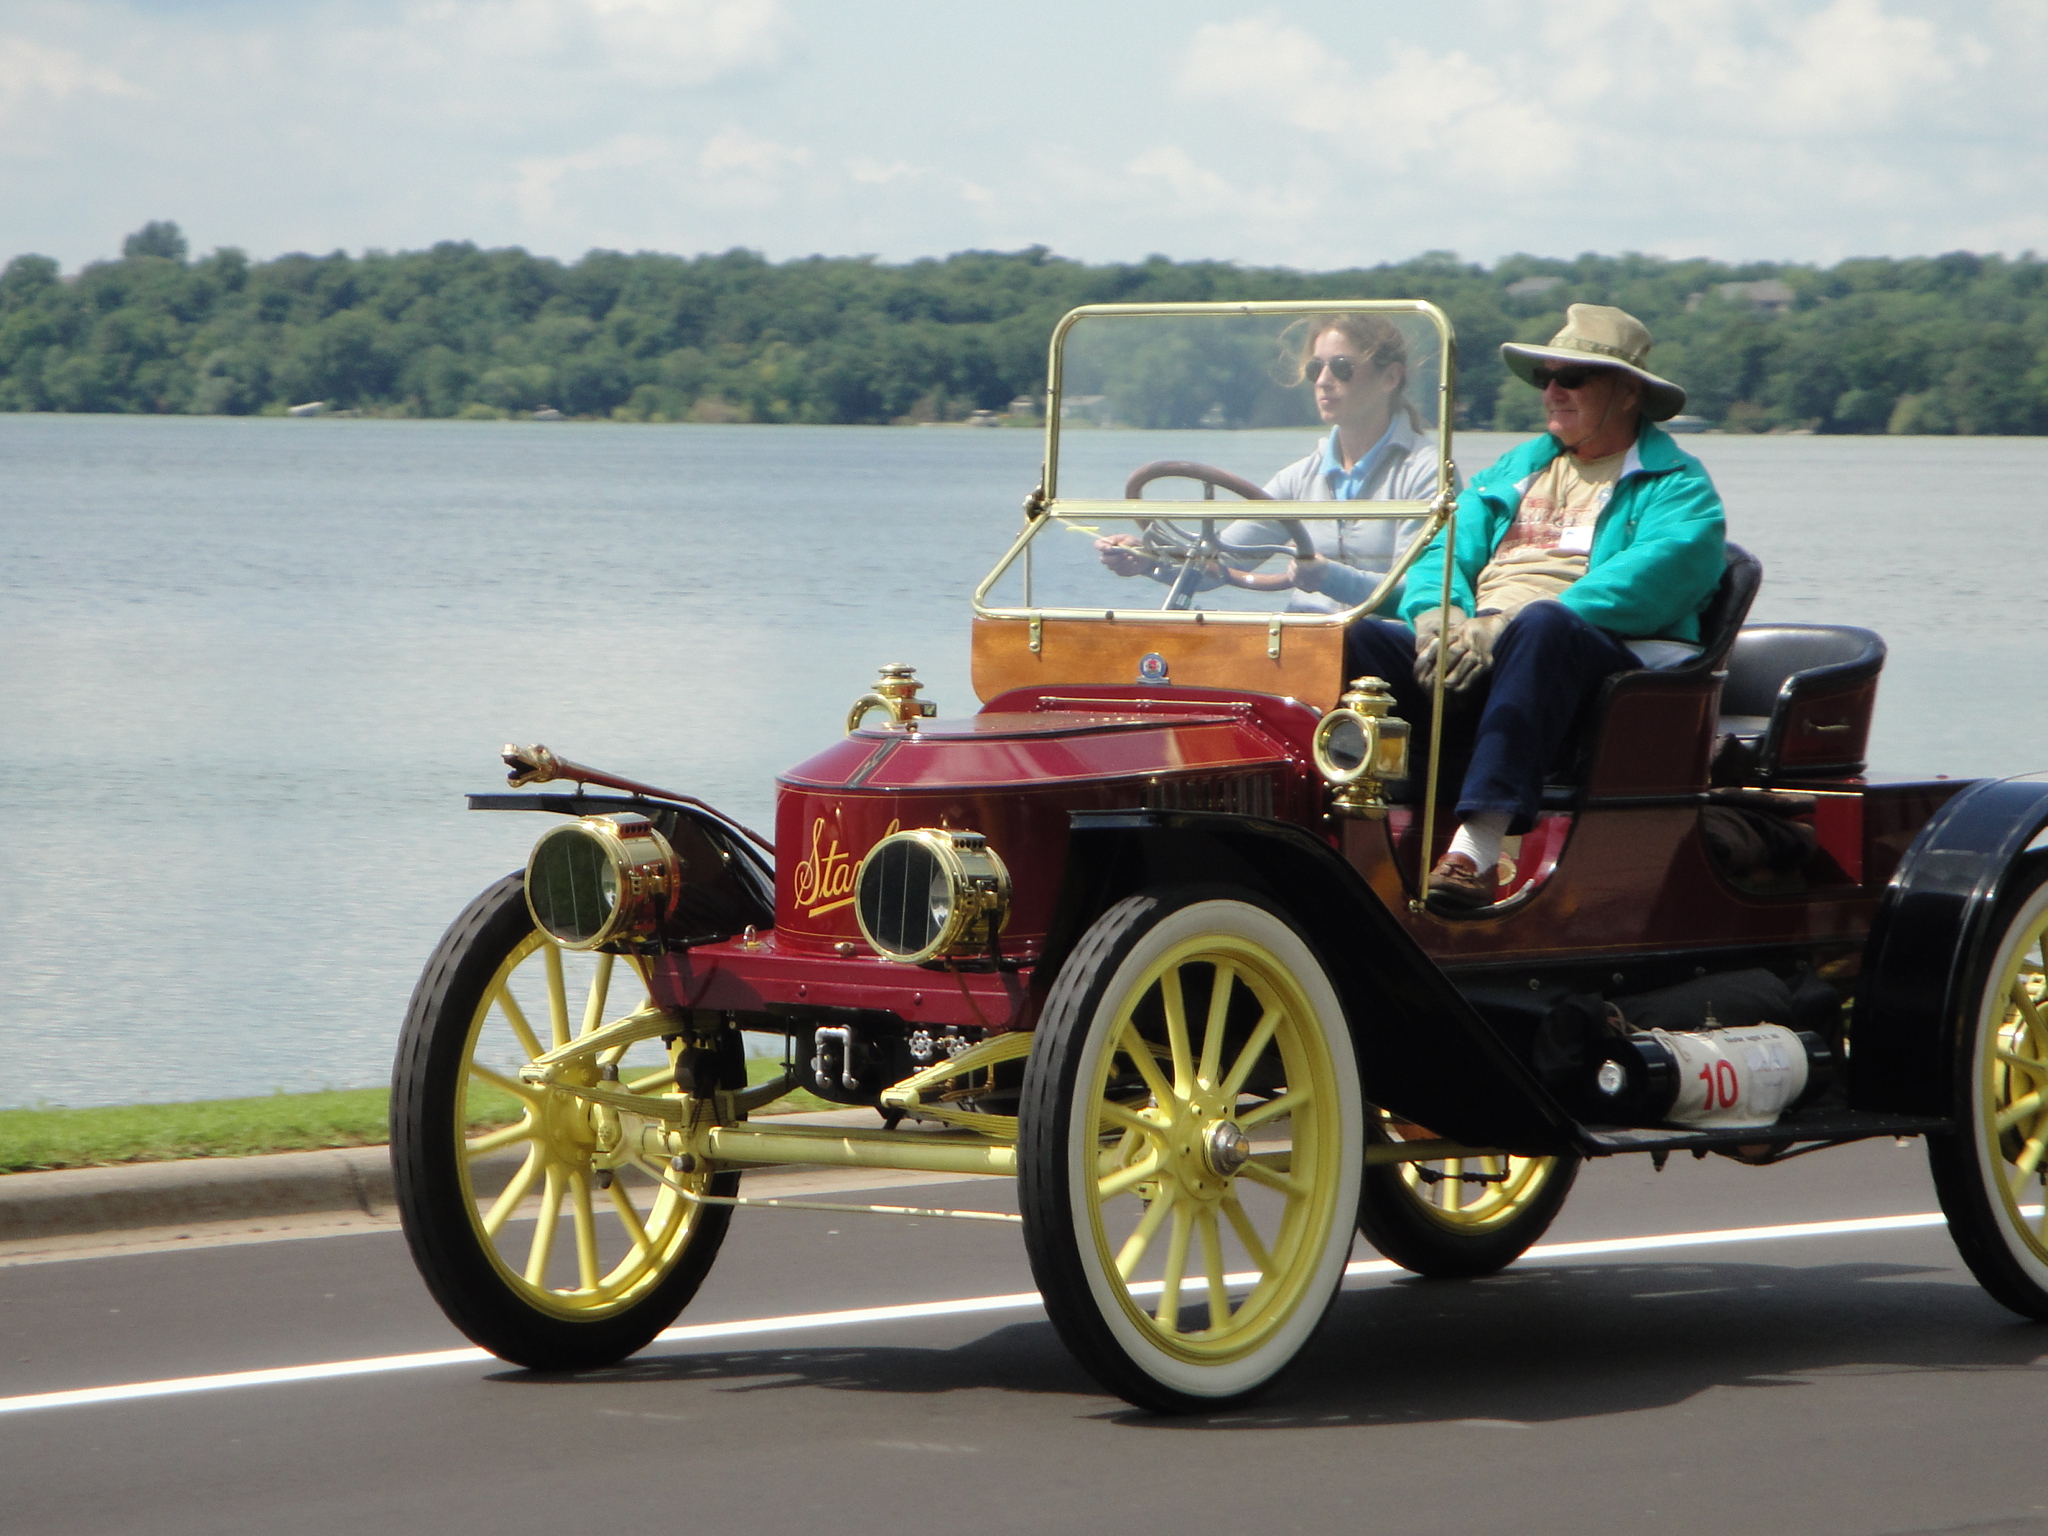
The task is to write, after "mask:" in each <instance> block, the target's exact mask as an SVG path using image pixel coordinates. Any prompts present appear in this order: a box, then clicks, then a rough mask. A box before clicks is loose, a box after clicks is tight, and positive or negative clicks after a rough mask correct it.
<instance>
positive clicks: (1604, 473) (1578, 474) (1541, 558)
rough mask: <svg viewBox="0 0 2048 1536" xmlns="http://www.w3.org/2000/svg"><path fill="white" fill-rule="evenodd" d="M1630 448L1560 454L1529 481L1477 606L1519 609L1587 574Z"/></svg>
mask: <svg viewBox="0 0 2048 1536" xmlns="http://www.w3.org/2000/svg"><path fill="white" fill-rule="evenodd" d="M1627 458H1628V450H1627V449H1625V448H1624V449H1623V450H1622V451H1621V452H1620V453H1610V454H1609V455H1608V456H1607V457H1606V458H1604V459H1590V460H1586V461H1584V462H1581V461H1580V460H1579V459H1578V458H1577V457H1576V456H1575V455H1573V454H1569V453H1560V454H1559V455H1558V456H1557V457H1556V458H1555V459H1553V460H1551V461H1550V463H1549V465H1548V466H1547V467H1546V468H1545V469H1544V470H1543V471H1542V472H1541V473H1540V474H1538V475H1537V476H1536V478H1535V480H1534V481H1533V482H1531V484H1530V486H1529V489H1528V491H1527V493H1526V494H1524V496H1523V497H1522V505H1521V507H1520V508H1519V509H1518V510H1517V511H1516V513H1515V520H1514V522H1512V523H1510V524H1509V525H1508V531H1507V532H1506V533H1504V534H1502V535H1501V541H1500V543H1499V544H1497V545H1495V546H1494V551H1493V558H1492V559H1491V560H1489V561H1487V562H1486V567H1485V569H1484V570H1482V571H1480V573H1479V591H1478V593H1477V598H1478V608H1479V611H1480V612H1482V613H1483V612H1485V611H1486V610H1487V609H1489V608H1496V609H1499V610H1500V611H1501V612H1502V613H1506V614H1510V615H1512V614H1515V613H1519V612H1520V611H1521V610H1522V609H1523V608H1525V607H1527V606H1528V605H1529V604H1530V603H1533V602H1538V601H1540V600H1542V599H1544V598H1550V597H1556V596H1557V595H1558V594H1559V593H1561V592H1563V591H1564V589H1565V588H1566V587H1569V586H1570V585H1571V584H1572V583H1573V582H1575V581H1577V580H1578V579H1579V578H1580V577H1581V576H1583V575H1585V574H1586V562H1587V559H1588V557H1589V556H1590V555H1591V554H1592V552H1593V527H1594V524H1596V523H1598V522H1599V521H1600V513H1601V512H1602V510H1604V509H1605V507H1606V506H1607V500H1608V498H1609V497H1610V496H1612V495H1613V494H1614V485H1615V482H1616V481H1617V480H1619V479H1620V478H1621V466H1622V464H1623V462H1624V461H1625V460H1626V459H1627Z"/></svg>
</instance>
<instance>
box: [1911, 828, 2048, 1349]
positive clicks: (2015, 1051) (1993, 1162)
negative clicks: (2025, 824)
mask: <svg viewBox="0 0 2048 1536" xmlns="http://www.w3.org/2000/svg"><path fill="white" fill-rule="evenodd" d="M2044 968H2048V864H2042V863H2039V862H2036V863H2034V864H2033V865H2031V866H2030V867H2029V869H2028V870H2027V871H2026V873H2025V876H2024V878H2023V879H2022V880H2021V881H2020V882H2019V883H2018V887H2017V889H2015V890H2014V891H2013V892H2012V893H2011V894H2009V895H2008V896H2007V897H2006V898H2005V899H2004V901H2003V902H2002V905H2001V916H2000V919H1999V923H1998V937H1997V941H1996V943H1995V944H1994V946H1993V947H1992V951H1991V961H1990V964H1989V965H1988V966H1987V967H1986V969H1985V973H1984V976H1983V978H1982V981H1981V982H1980V984H1979V986H1978V989H1977V1000H1976V1007H1975V1009H1974V1011H1973V1014H1972V1016H1971V1017H1970V1019H1969V1020H1968V1021H1966V1023H1965V1026H1964V1029H1963V1032H1962V1038H1961V1039H1959V1040H1957V1042H1956V1055H1955V1084H1956V1088H1955V1115H1956V1129H1955V1131H1953V1132H1951V1133H1948V1134H1945V1135H1940V1136H1930V1137H1928V1138H1927V1161H1928V1166H1929V1168H1930V1169H1931V1170H1932V1172H1933V1174H1934V1189H1935V1193H1936V1194H1937V1195H1939V1196H1940V1198H1941V1209H1942V1213H1943V1214H1944V1215H1945V1216H1947V1217H1948V1230H1949V1234H1950V1236H1952V1237H1953V1238H1954V1239H1955V1244H1956V1247H1957V1249H1958V1250H1960V1251H1961V1253H1962V1256H1963V1262H1964V1263H1966V1264H1968V1265H1969V1266H1970V1273H1971V1274H1973V1275H1975V1276H1976V1277H1977V1282H1978V1284H1980V1285H1982V1286H1983V1287H1984V1289H1985V1290H1986V1291H1988V1292H1990V1293H1991V1296H1992V1297H1993V1299H1994V1300H1996V1301H1998V1302H1999V1303H2001V1304H2002V1305H2004V1306H2007V1307H2010V1308H2011V1309H2012V1310H2013V1311H2015V1312H2017V1313H2019V1314H2020V1315H2021V1316H2022V1317H2030V1318H2033V1319H2034V1320H2035V1321H2037V1322H2048V1212H2044V1210H2043V1203H2044V1194H2048V1190H2044V1187H2043V1186H2044V1177H2043V1168H2044V1165H2048V1155H2044V1148H2048V997H2044V995H2043V994H2044V979H2048V978H2044ZM2029 1106H2031V1107H2029ZM2001 1118H2003V1119H2007V1120H2008V1123H2007V1124H2006V1125H2005V1126H2003V1127H2001V1126H2000V1125H1999V1124H1998V1121H1999V1120H2000V1119H2001ZM2029 1163H2031V1169H2029V1167H2028V1164H2029ZM2029 1196H2031V1199H2029Z"/></svg>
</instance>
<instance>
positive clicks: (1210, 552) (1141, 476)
mask: <svg viewBox="0 0 2048 1536" xmlns="http://www.w3.org/2000/svg"><path fill="white" fill-rule="evenodd" d="M1154 480H1199V481H1200V482H1201V483H1202V486H1203V488H1204V497H1203V499H1204V500H1207V501H1213V500H1214V499H1215V496H1216V492H1217V490H1218V489H1222V490H1226V491H1229V492H1231V493H1232V494H1233V495H1236V496H1241V497H1243V498H1244V499H1245V500H1246V501H1271V500H1272V499H1273V498H1272V497H1271V496H1268V495H1267V494H1266V492H1265V491H1264V489H1262V488H1261V487H1259V486H1256V485H1253V484H1252V483H1251V481H1249V480H1247V479H1245V478H1244V477H1243V476H1242V475H1234V474H1232V473H1231V472H1230V471H1229V470H1227V469H1217V468H1216V467H1215V466H1214V465H1210V464H1195V463H1191V462H1189V461H1188V460H1185V459H1156V460H1154V461H1153V462H1152V463H1150V464H1143V465H1140V466H1139V467H1138V468H1136V469H1134V470H1132V471H1131V474H1130V478H1129V479H1127V480H1125V481H1124V499H1125V500H1126V501H1137V500H1139V499H1141V493H1142V492H1143V491H1144V489H1145V487H1146V486H1148V485H1150V484H1151V483H1152V482H1153V481H1154ZM1269 521H1271V522H1273V523H1276V524H1278V525H1279V528H1280V531H1281V532H1282V533H1284V534H1286V535H1287V537H1288V539H1289V540H1290V541H1292V543H1293V545H1294V558H1295V559H1296V560H1303V561H1307V560H1313V559H1315V557H1316V546H1315V541H1314V540H1313V539H1311V538H1310V537H1309V532H1308V526H1307V525H1306V524H1305V523H1303V522H1302V521H1301V519H1299V518H1295V517H1276V518H1272V519H1269ZM1200 522H1201V527H1200V530H1199V531H1197V530H1194V529H1190V528H1188V527H1186V526H1184V525H1183V524H1182V523H1178V522H1175V521H1173V520H1172V519H1170V518H1164V517H1158V518H1143V519H1140V521H1139V524H1138V527H1139V530H1140V532H1141V534H1142V535H1143V538H1144V541H1145V542H1144V549H1145V553H1147V554H1148V555H1151V556H1152V557H1153V558H1154V559H1156V560H1170V561H1173V562H1174V563H1176V564H1179V565H1182V566H1186V565H1188V564H1189V563H1191V562H1194V561H1213V562H1214V563H1213V566H1212V569H1213V570H1214V572H1215V574H1216V575H1218V576H1220V577H1222V579H1223V580H1225V581H1227V582H1229V583H1230V585H1232V586H1233V587H1242V588H1244V589H1245V590H1246V591H1248V592H1281V591H1285V590H1286V589H1287V588H1288V587H1289V586H1291V585H1293V583H1291V582H1290V581H1289V580H1288V579H1287V576H1286V573H1285V572H1264V573H1262V572H1258V571H1241V570H1239V569H1237V567H1235V566H1233V565H1231V564H1230V563H1229V562H1228V561H1227V560H1224V559H1223V558H1221V557H1222V556H1225V555H1232V554H1241V555H1257V556H1259V557H1261V558H1264V556H1265V555H1267V554H1269V553H1271V552H1272V551H1271V548H1270V546H1264V545H1251V546H1239V545H1233V544H1226V543H1224V542H1223V541H1222V540H1221V539H1219V538H1218V537H1217V536H1216V532H1215V528H1216V520H1215V519H1214V518H1211V517H1205V518H1202V519H1201V520H1200ZM1185 586H1186V582H1185V581H1184V580H1176V581H1175V582H1174V584H1173V591H1172V592H1170V593H1169V594H1168V595H1167V600H1166V606H1167V607H1169V608H1174V607H1180V608H1184V607H1186V606H1187V603H1188V600H1189V599H1190V598H1191V597H1192V596H1193V594H1192V593H1191V592H1184V591H1183V588H1184V587H1185Z"/></svg>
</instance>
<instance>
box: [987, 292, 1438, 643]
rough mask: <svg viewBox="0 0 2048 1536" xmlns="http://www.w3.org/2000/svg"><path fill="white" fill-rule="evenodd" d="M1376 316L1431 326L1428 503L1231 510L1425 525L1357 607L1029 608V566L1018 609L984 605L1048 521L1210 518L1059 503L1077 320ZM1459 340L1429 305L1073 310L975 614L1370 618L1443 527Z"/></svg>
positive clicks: (1192, 620) (1124, 503) (1154, 507)
mask: <svg viewBox="0 0 2048 1536" xmlns="http://www.w3.org/2000/svg"><path fill="white" fill-rule="evenodd" d="M1332 314H1382V315H1411V316H1413V315H1420V316H1421V317H1423V318H1424V319H1426V320H1428V321H1429V322H1430V324H1431V325H1432V326H1434V327H1435V329H1436V333H1437V341H1438V352H1437V388H1436V460H1437V494H1436V496H1435V498H1434V499H1433V500H1430V501H1343V502H1329V501H1273V502H1243V503H1236V502H1233V503H1230V504H1229V505H1230V506H1231V507H1232V509H1233V512H1234V513H1235V514H1236V515H1239V516H1246V515H1251V516H1257V515H1271V514H1272V513H1274V512H1275V511H1279V512H1280V513H1281V515H1285V516H1288V517H1295V518H1300V519H1302V520H1303V521H1309V520H1319V521H1334V520H1336V519H1339V518H1342V519H1345V520H1347V521H1359V520H1365V519H1372V520H1397V519H1401V518H1413V517H1419V518H1422V519H1424V520H1425V521H1424V524H1423V528H1422V531H1421V532H1420V533H1419V534H1418V535H1417V536H1416V537H1415V539H1414V540H1413V541H1412V542H1411V543H1410V544H1409V546H1408V548H1407V550H1406V551H1405V552H1404V553H1403V554H1402V556H1401V558H1400V559H1399V560H1397V561H1395V563H1394V566H1393V568H1392V569H1391V570H1389V571H1388V572H1387V573H1386V575H1385V576H1384V577H1383V578H1381V580H1380V583H1379V585H1378V586H1376V587H1375V588H1374V589H1373V590H1372V592H1370V593H1369V594H1367V596H1366V598H1365V599H1364V601H1362V602H1360V603H1358V604H1356V605H1355V606H1353V607H1350V608H1346V609H1343V610H1341V611H1339V612H1336V613H1313V612H1311V613H1288V612H1284V611H1279V612H1267V613H1262V612H1258V611H1256V610H1250V611H1230V610H1219V609H1181V610H1164V609H1160V608H1157V607H1143V608H1140V607H1135V606H1133V607H1129V608H1106V609H1105V608H1054V607H1046V606H1043V605H1041V604H1037V603H1034V602H1032V601H1031V583H1030V565H1029V563H1028V561H1027V563H1026V566H1025V592H1024V602H1023V604H1022V605H1020V606H1015V607H1007V606H1006V607H991V606H990V605H989V603H988V595H989V593H990V591H992V590H993V589H994V587H995V585H996V583H997V582H999V581H1000V580H1002V578H1003V577H1004V576H1005V575H1006V574H1008V572H1009V570H1010V567H1011V566H1013V565H1014V564H1016V562H1017V561H1018V560H1019V559H1021V558H1024V557H1025V555H1026V551H1027V550H1028V549H1029V548H1030V546H1031V541H1032V540H1033V539H1035V538H1036V537H1037V536H1038V534H1039V533H1040V531H1041V530H1043V529H1045V528H1048V527H1051V526H1052V525H1054V524H1055V523H1058V522H1061V521H1064V520H1067V519H1072V518H1079V517H1103V516H1110V517H1171V516H1174V515H1176V514H1181V515H1185V513H1186V511H1187V510H1188V509H1191V508H1198V507H1199V508H1207V509H1209V512H1210V514H1211V515H1213V514H1214V511H1215V508H1216V503H1215V502H1213V501H1201V500H1167V499H1157V500H1103V499H1099V498H1089V499H1076V498H1062V497H1061V496H1060V494H1059V443H1060V405H1061V399H1062V386H1063V374H1064V368H1065V344H1066V338H1067V333H1068V332H1069V331H1071V330H1072V329H1073V328H1074V327H1075V326H1076V325H1077V324H1079V323H1080V322H1081V321H1083V320H1088V319H1096V318H1107V317H1139V318H1147V317H1149V318H1172V317H1179V318H1186V317H1191V316H1199V315H1217V316H1226V315H1332ZM1457 355H1458V349H1457V338H1456V335H1455V333H1454V332H1453V330H1452V328H1451V321H1450V317H1449V316H1448V315H1446V314H1445V313H1444V312H1443V311H1442V310H1441V309H1439V308H1437V306H1436V305H1434V304H1431V303H1430V302H1428V301H1427V300H1426V299H1285V300H1273V301H1269V302H1263V303H1248V304H1084V305H1082V306H1080V307H1079V308H1078V309H1071V310H1069V311H1067V313H1066V314H1065V315H1063V316H1062V317H1061V318H1060V322H1059V324H1058V325H1056V326H1054V327H1053V333H1052V341H1051V343H1050V345H1049V346H1048V348H1047V358H1046V396H1045V457H1044V459H1043V461H1042V463H1041V466H1040V481H1039V489H1038V491H1037V492H1036V493H1035V494H1034V495H1033V496H1032V498H1031V499H1030V501H1029V502H1028V503H1027V504H1026V517H1025V522H1024V527H1023V528H1022V530H1020V531H1019V533H1018V535H1017V538H1016V540H1015V541H1014V542H1013V543H1012V544H1011V545H1010V547H1009V549H1008V550H1006V551H1005V552H1004V554H1003V557H1002V558H1001V559H1000V560H999V561H997V563H996V567H995V569H994V570H992V571H990V572H989V573H988V575H987V576H985V577H984V578H982V581H981V583H980V585H978V586H977V587H975V589H974V611H975V613H976V614H977V615H979V616H980V617H983V618H991V619H1047V618H1061V619H1093V620H1096V621H1098V622H1100V621H1104V620H1108V621H1112V622H1113V621H1114V619H1115V618H1116V617H1117V616H1118V615H1120V614H1129V615H1133V616H1135V615H1138V614H1143V615H1144V616H1145V618H1146V619H1147V620H1148V621H1151V622H1155V623H1157V622H1166V623H1185V624H1203V623H1206V624H1257V625H1264V626H1268V627H1270V626H1272V625H1274V624H1279V625H1282V626H1285V627H1288V628H1294V627H1297V626H1305V625H1306V626H1321V625H1332V624H1344V623H1348V622H1350V621H1351V620H1352V619H1355V618H1357V617H1359V616H1360V615H1361V614H1366V613H1370V612H1372V611H1373V610H1374V609H1376V608H1378V607H1379V605H1380V604H1381V603H1383V602H1385V601H1386V599H1387V597H1388V595H1389V594H1390V593H1391V592H1392V591H1393V590H1394V588H1395V587H1396V586H1397V585H1398V584H1399V583H1400V581H1401V579H1402V578H1403V577H1404V576H1406V575H1407V573H1408V569H1409V567H1410V566H1412V565H1413V564H1414V563H1415V562H1416V560H1418V559H1419V558H1421V555H1422V551H1423V550H1424V548H1426V547H1427V546H1428V544H1429V542H1430V540H1431V539H1432V538H1434V537H1435V536H1436V534H1437V532H1438V531H1439V530H1440V529H1441V528H1442V527H1443V525H1444V523H1445V522H1446V521H1447V520H1449V518H1450V516H1451V513H1452V510H1453V507H1454V502H1455V497H1454V494H1453V491H1452V485H1453V483H1454V480H1455V477H1456V473H1457V472H1456V469H1455V467H1454V466H1453V464H1452V461H1451V430H1452V417H1453V415H1454V411H1455V404H1456V400H1455V390H1456V381H1457Z"/></svg>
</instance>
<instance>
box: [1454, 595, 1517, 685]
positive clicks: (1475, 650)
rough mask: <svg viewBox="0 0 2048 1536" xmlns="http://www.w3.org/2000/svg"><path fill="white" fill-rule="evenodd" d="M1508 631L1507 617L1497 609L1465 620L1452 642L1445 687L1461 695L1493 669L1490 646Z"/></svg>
mask: <svg viewBox="0 0 2048 1536" xmlns="http://www.w3.org/2000/svg"><path fill="white" fill-rule="evenodd" d="M1507 627H1508V615H1506V614H1504V613H1502V612H1501V611H1500V610H1499V609H1496V608H1489V609H1483V610H1481V611H1480V612H1478V613H1475V614H1473V615H1472V617H1471V618H1469V619H1467V620H1466V621H1465V623H1464V625H1463V626H1462V627H1461V628H1460V629H1459V630H1458V633H1457V636H1456V638H1454V639H1453V640H1452V641H1451V662H1450V670H1449V672H1447V673H1446V674H1445V676H1444V687H1446V688H1447V689H1449V690H1451V691H1452V692H1453V693H1462V692H1464V691H1465V690H1466V689H1467V688H1470V687H1471V686H1472V685H1473V684H1475V683H1477V682H1478V681H1479V680H1480V679H1481V678H1482V677H1484V676H1485V675H1486V674H1487V673H1488V672H1489V671H1490V670H1492V667H1493V643H1494V642H1495V641H1496V640H1498V639H1499V638H1500V632H1501V631H1502V630H1504V629H1506V628H1507Z"/></svg>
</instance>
